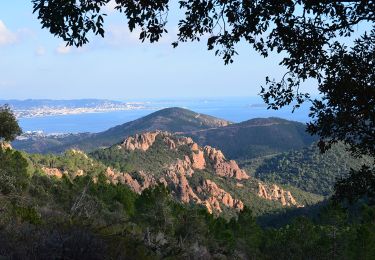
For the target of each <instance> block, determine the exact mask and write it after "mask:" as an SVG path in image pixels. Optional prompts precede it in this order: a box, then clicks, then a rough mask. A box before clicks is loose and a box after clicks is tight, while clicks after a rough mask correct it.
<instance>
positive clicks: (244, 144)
mask: <svg viewBox="0 0 375 260" xmlns="http://www.w3.org/2000/svg"><path fill="white" fill-rule="evenodd" d="M184 134H185V135H187V136H191V137H192V138H193V139H194V140H196V141H197V142H198V143H199V144H200V145H211V146H214V147H217V148H219V149H220V150H222V151H223V152H224V153H225V154H226V155H227V156H228V157H229V158H231V159H249V158H255V157H259V156H264V155H268V154H274V153H279V152H284V151H288V150H291V149H300V148H303V147H306V146H308V145H310V144H311V143H312V142H313V141H315V140H316V137H312V136H310V135H309V134H308V133H306V125H304V124H302V123H299V122H294V121H289V120H285V119H281V118H256V119H251V120H248V121H245V122H242V123H238V124H232V125H229V126H226V127H221V128H215V129H208V130H202V131H194V132H190V133H189V132H187V133H184Z"/></svg>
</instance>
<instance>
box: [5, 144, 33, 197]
mask: <svg viewBox="0 0 375 260" xmlns="http://www.w3.org/2000/svg"><path fill="white" fill-rule="evenodd" d="M29 177H30V176H29V174H28V162H27V160H26V159H25V158H24V156H23V155H22V154H21V153H20V152H18V151H13V150H10V149H6V150H3V149H0V193H3V194H8V193H11V192H21V191H23V190H25V189H26V187H27V186H28V184H29Z"/></svg>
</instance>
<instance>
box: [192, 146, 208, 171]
mask: <svg viewBox="0 0 375 260" xmlns="http://www.w3.org/2000/svg"><path fill="white" fill-rule="evenodd" d="M192 163H193V164H192V166H193V168H194V169H199V170H203V169H205V168H206V160H205V159H204V153H203V151H201V150H197V151H195V150H193V152H192Z"/></svg>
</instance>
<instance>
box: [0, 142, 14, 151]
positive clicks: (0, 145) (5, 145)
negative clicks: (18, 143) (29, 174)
mask: <svg viewBox="0 0 375 260" xmlns="http://www.w3.org/2000/svg"><path fill="white" fill-rule="evenodd" d="M0 149H2V150H7V149H10V150H12V145H11V144H10V143H8V142H2V141H0Z"/></svg>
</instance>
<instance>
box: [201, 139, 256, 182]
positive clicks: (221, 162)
mask: <svg viewBox="0 0 375 260" xmlns="http://www.w3.org/2000/svg"><path fill="white" fill-rule="evenodd" d="M204 151H205V153H206V154H207V157H208V158H209V159H210V160H211V161H212V162H213V167H214V169H215V171H216V174H217V175H219V176H221V177H228V178H232V177H234V178H236V179H237V180H246V179H249V178H250V177H249V176H248V175H247V174H246V172H245V171H244V170H241V169H240V167H239V166H238V165H237V163H236V162H235V161H233V160H230V161H227V160H226V159H225V156H224V154H223V153H222V152H221V151H220V150H216V149H215V148H212V147H211V146H205V147H204Z"/></svg>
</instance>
